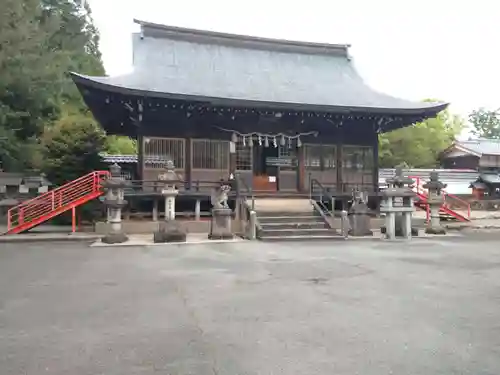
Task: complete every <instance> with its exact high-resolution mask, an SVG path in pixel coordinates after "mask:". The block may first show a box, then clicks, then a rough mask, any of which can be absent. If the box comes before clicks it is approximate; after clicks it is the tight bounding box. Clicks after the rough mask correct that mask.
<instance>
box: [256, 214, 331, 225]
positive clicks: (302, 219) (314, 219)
mask: <svg viewBox="0 0 500 375" xmlns="http://www.w3.org/2000/svg"><path fill="white" fill-rule="evenodd" d="M257 218H258V220H259V224H261V225H265V224H266V223H276V224H277V223H287V224H296V223H323V218H322V217H321V216H299V217H298V216H264V217H263V216H259V215H258V214H257Z"/></svg>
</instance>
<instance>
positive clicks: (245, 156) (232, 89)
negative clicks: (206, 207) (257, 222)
mask: <svg viewBox="0 0 500 375" xmlns="http://www.w3.org/2000/svg"><path fill="white" fill-rule="evenodd" d="M135 22H136V23H138V24H139V25H140V27H141V29H140V32H139V33H136V34H134V35H133V66H134V69H133V71H132V72H131V73H130V74H126V75H123V76H117V77H89V76H84V75H81V74H77V73H73V74H72V77H73V80H74V82H75V83H76V85H77V86H78V89H79V90H80V92H81V94H82V96H83V98H84V100H85V102H86V104H87V105H88V107H89V108H90V109H91V111H92V113H93V114H94V116H95V118H96V119H97V120H98V121H99V122H100V123H101V125H102V126H103V128H104V129H105V131H106V132H107V134H110V135H111V134H117V135H126V136H129V137H132V138H135V139H137V140H138V145H139V155H138V160H139V162H138V167H137V168H138V171H137V174H138V176H139V178H140V179H142V180H156V179H157V177H158V175H159V174H160V173H162V172H163V168H164V167H165V162H166V160H168V159H171V160H173V161H174V164H175V167H176V171H177V172H178V174H179V176H181V177H182V178H183V179H184V181H185V182H186V185H185V186H187V187H188V190H189V186H191V185H190V184H192V182H193V181H195V180H206V181H219V180H220V179H227V178H228V177H229V176H230V174H232V173H238V174H239V176H241V178H243V179H244V180H245V182H246V183H247V184H248V185H249V186H253V188H254V189H255V190H266V191H286V192H295V191H299V192H304V191H307V190H308V183H309V179H310V178H314V179H317V180H318V181H321V182H322V183H323V184H325V186H326V185H328V186H331V187H332V191H334V192H336V194H339V195H340V194H346V193H349V194H350V192H351V190H352V189H354V188H359V189H361V190H364V191H367V192H376V191H377V190H378V163H377V160H378V134H379V133H382V132H388V131H391V130H394V129H398V128H401V127H404V126H409V125H411V124H414V123H416V122H419V121H422V120H424V119H427V118H430V117H434V116H436V114H437V113H438V112H440V111H442V110H443V109H445V108H446V106H447V104H446V103H428V102H411V101H407V100H403V99H399V98H395V97H392V96H389V95H385V94H382V93H379V92H376V91H374V90H373V89H371V88H370V87H368V86H367V85H366V84H365V83H364V82H363V80H362V79H361V78H360V76H359V75H358V73H357V72H356V70H355V68H354V66H353V62H352V60H351V57H350V56H349V46H348V45H334V44H319V43H305V42H294V41H286V40H273V39H265V38H256V37H249V36H240V35H231V34H224V33H218V32H209V31H200V30H192V29H185V28H177V27H171V26H164V25H158V24H153V23H149V22H143V21H135Z"/></svg>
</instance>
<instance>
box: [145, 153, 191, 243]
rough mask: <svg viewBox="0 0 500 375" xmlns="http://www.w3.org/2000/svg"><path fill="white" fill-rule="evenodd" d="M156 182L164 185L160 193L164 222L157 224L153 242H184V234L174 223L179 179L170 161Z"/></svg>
mask: <svg viewBox="0 0 500 375" xmlns="http://www.w3.org/2000/svg"><path fill="white" fill-rule="evenodd" d="M158 180H159V181H160V182H161V183H162V184H164V185H163V188H162V191H161V193H162V195H163V197H164V199H165V221H164V222H162V223H160V224H158V230H157V231H156V232H154V233H153V241H154V242H155V243H164V242H186V232H185V231H184V229H183V228H182V227H181V225H180V224H179V223H178V222H177V221H175V198H176V197H177V194H179V192H178V190H177V188H176V187H175V183H176V182H177V181H178V180H179V178H178V176H177V174H176V173H175V171H174V164H173V162H172V161H171V160H169V161H167V165H166V172H165V173H164V174H162V175H160V176H159V177H158Z"/></svg>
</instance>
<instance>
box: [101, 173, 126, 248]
mask: <svg viewBox="0 0 500 375" xmlns="http://www.w3.org/2000/svg"><path fill="white" fill-rule="evenodd" d="M110 171H111V177H110V178H109V179H107V180H106V181H104V183H103V184H102V185H103V187H104V190H105V191H106V197H105V199H104V204H105V205H106V208H107V219H108V220H107V221H108V225H109V229H108V230H109V231H108V233H107V234H106V235H105V236H104V237H103V238H102V240H101V241H102V242H104V243H107V244H116V243H123V242H126V241H128V237H127V235H126V234H125V233H123V231H122V209H123V207H125V206H126V204H127V201H126V200H125V199H124V197H125V187H126V186H127V185H128V183H127V181H125V180H124V179H123V177H122V176H121V168H120V166H119V165H117V164H113V165H112V166H111V167H110Z"/></svg>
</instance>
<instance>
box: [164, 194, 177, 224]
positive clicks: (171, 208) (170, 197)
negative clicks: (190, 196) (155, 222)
mask: <svg viewBox="0 0 500 375" xmlns="http://www.w3.org/2000/svg"><path fill="white" fill-rule="evenodd" d="M161 194H162V195H163V196H164V197H165V220H166V221H167V220H175V197H176V196H177V194H179V192H178V191H177V189H175V188H174V187H168V188H166V189H163V190H162V191H161Z"/></svg>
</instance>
